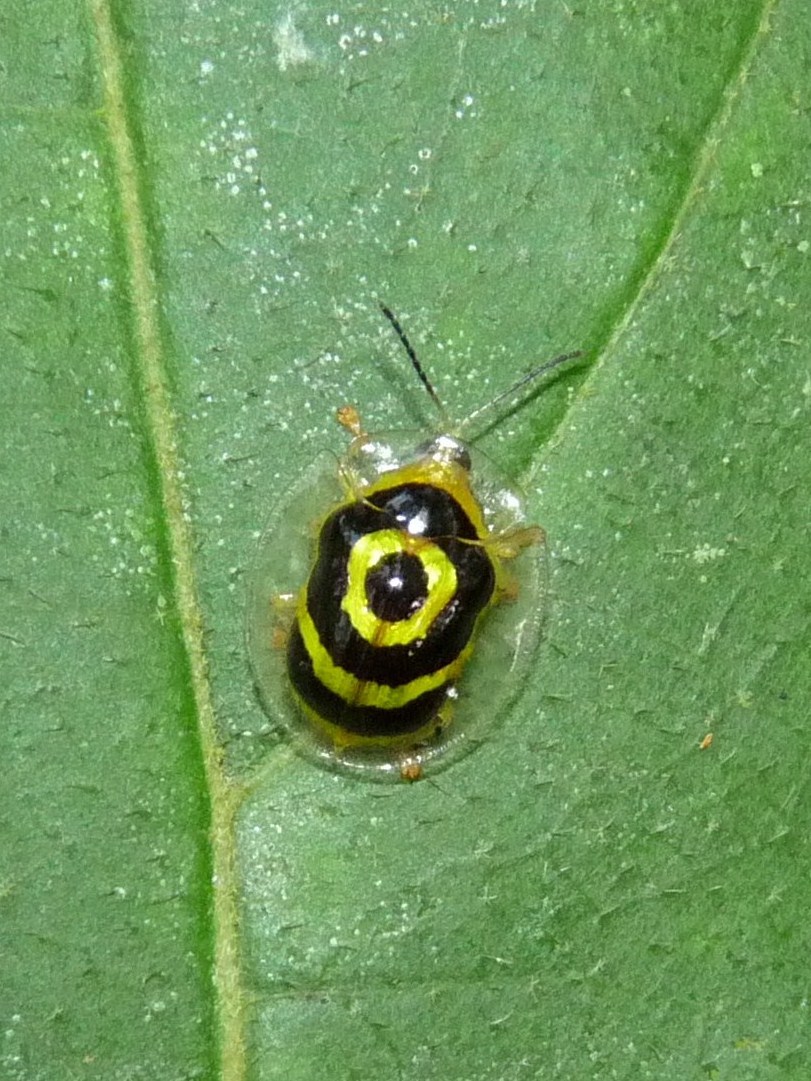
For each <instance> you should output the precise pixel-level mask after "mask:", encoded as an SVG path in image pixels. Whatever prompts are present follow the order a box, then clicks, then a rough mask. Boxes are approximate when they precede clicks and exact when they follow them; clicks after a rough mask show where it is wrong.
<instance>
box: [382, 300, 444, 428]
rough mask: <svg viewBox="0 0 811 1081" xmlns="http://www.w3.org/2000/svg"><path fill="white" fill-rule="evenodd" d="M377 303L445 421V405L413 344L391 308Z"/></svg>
mask: <svg viewBox="0 0 811 1081" xmlns="http://www.w3.org/2000/svg"><path fill="white" fill-rule="evenodd" d="M378 304H379V305H380V310H381V311H382V312H383V314H384V315H385V317H386V318H387V319H388V321H389V322H390V323H391V325H392V326H393V327H394V331H395V333H396V335H397V337H398V338H399V339H400V341H401V342H402V344H403V348H404V349H405V351H406V353H407V354H408V359H409V360H410V361H411V363H412V365H413V367H414V371H415V372H416V373H417V375H418V376H419V380H420V382H421V383H422V385H423V386H424V387H425V389H426V390H427V391H428V394H429V395H430V397H431V401H432V402H433V403H434V405H435V406H436V407H437V409H438V410H439V415H440V417H442V420H443V421H446V420H447V414H446V412H445V406H444V405H443V404H442V402H441V401H440V400H439V395H438V394H437V392H436V391H435V390H434V386H433V383H432V382H431V380H430V379H429V378H428V376H427V375H426V373H425V369H424V368H423V366H422V364H420V362H419V358H418V357H417V354H416V353H415V352H414V346H413V345H412V344H411V342H410V341H409V340H408V337H407V336H406V332H405V331H404V330H403V328H402V327H401V326H400V323H399V322H398V320H397V316H396V315H395V314H394V312H393V311H392V310H391V308H387V307H386V305H385V304H384V303H383V302H382V300H381V301H378Z"/></svg>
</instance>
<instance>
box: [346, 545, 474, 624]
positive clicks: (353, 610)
mask: <svg viewBox="0 0 811 1081" xmlns="http://www.w3.org/2000/svg"><path fill="white" fill-rule="evenodd" d="M400 552H405V553H407V554H408V555H412V556H416V557H417V559H419V561H420V563H421V564H422V567H423V570H424V571H425V575H426V578H427V579H428V595H427V597H426V599H425V603H424V604H423V605H422V606H421V607H420V608H418V609H417V610H416V611H415V612H414V613H413V614H412V615H410V616H409V617H408V619H399V620H396V621H394V622H392V621H390V620H387V619H380V617H379V616H377V615H375V613H374V612H373V611H372V609H371V607H370V606H369V597H368V594H367V591H366V579H367V577H368V575H369V573H370V572H371V571H373V570H374V569H375V567H377V566H378V565H379V564H380V563H382V562H383V560H384V559H386V558H387V557H388V556H391V555H397V554H398V553H400ZM347 573H348V583H347V589H346V593H345V594H344V597H343V600H342V601H341V608H342V609H343V610H344V612H346V614H347V615H348V616H349V619H350V621H351V623H352V626H353V627H354V628H355V630H356V631H357V632H358V634H359V635H360V636H361V638H363V639H364V640H365V641H367V642H368V643H369V645H372V646H407V645H410V644H411V643H412V642H414V641H416V640H417V639H419V638H425V636H426V635H427V634H428V632H429V631H430V629H431V626H432V624H433V623H434V621H435V620H436V618H437V616H438V615H439V613H440V612H441V611H442V609H443V608H444V607H445V605H447V604H448V603H449V602H450V601H451V600H453V597H454V595H455V593H456V585H457V579H456V568H455V567H454V565H453V563H452V562H451V560H450V559H449V558H448V556H447V555H446V553H445V552H443V550H442V549H441V548H440V547H439V546H438V545H436V544H432V543H431V542H430V541H426V540H425V539H424V538H422V537H412V536H410V534H408V533H402V532H400V531H399V530H397V529H378V530H377V531H376V532H374V533H367V534H365V536H363V537H360V539H359V540H357V541H356V542H355V544H354V546H353V548H352V551H351V553H350V555H349V563H348V566H347Z"/></svg>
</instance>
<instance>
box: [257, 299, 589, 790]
mask: <svg viewBox="0 0 811 1081" xmlns="http://www.w3.org/2000/svg"><path fill="white" fill-rule="evenodd" d="M380 307H381V310H382V312H383V314H384V316H385V317H386V318H387V319H388V321H389V322H390V324H391V326H392V328H393V329H394V331H395V333H396V334H397V336H398V338H399V339H400V342H401V343H402V345H403V347H404V349H405V351H406V354H407V356H408V358H409V360H410V362H411V365H412V367H413V369H414V371H415V372H416V374H417V376H418V378H419V380H420V382H421V383H422V385H423V386H424V387H425V389H426V391H427V392H428V394H429V396H430V398H431V400H432V401H433V402H434V405H435V406H436V407H437V409H438V412H439V414H440V417H441V418H442V421H443V429H444V430H443V432H442V433H440V434H438V435H434V436H432V437H431V438H428V439H426V440H424V441H422V442H420V443H418V444H417V445H416V446H413V444H412V445H411V446H409V445H408V444H407V443H406V442H405V441H404V440H403V439H397V438H393V437H376V436H372V435H370V434H369V433H367V432H366V431H365V430H364V427H363V424H362V422H361V419H360V415H359V413H358V410H357V409H356V408H355V407H353V406H344V407H342V408H341V409H339V410H338V420H339V423H341V425H342V426H343V427H344V428H345V429H346V430H347V431H348V432H349V433H350V435H351V436H352V441H351V444H350V446H349V449H348V451H347V452H346V454H345V455H344V456H343V458H342V459H341V461H340V464H339V468H338V480H339V483H340V488H341V490H342V495H341V496H340V497H339V498H338V499H337V500H336V499H335V498H334V497H332V499H331V501H330V505H328V508H327V510H326V512H325V513H323V512H322V514H321V517H320V520H319V521H318V522H317V524H316V530H315V532H316V536H315V543H314V545H313V548H314V551H313V553H312V557H311V559H310V565H309V569H308V570H307V572H306V576H305V575H304V574H303V573H302V560H301V557H300V552H301V551H302V550H303V548H304V547H305V545H304V544H303V541H302V540H297V538H296V537H295V536H291V537H289V539H287V540H284V539H283V538H282V536H281V531H282V528H283V527H284V526H286V527H287V528H288V531H289V528H290V523H291V509H293V508H296V507H299V509H300V507H301V506H303V505H304V504H305V503H307V504H308V505H309V501H308V500H307V499H306V498H305V493H308V492H310V493H311V490H312V478H310V479H307V480H305V481H304V483H303V484H300V485H299V486H298V487H297V488H296V489H295V490H294V492H293V493H291V496H290V497H289V498H288V499H287V500H286V501H284V502H283V504H282V506H281V507H280V508H279V509H278V511H277V514H276V516H275V518H274V521H273V522H272V523H271V526H270V527H269V529H268V530H267V532H266V533H265V535H264V537H263V540H262V542H261V545H260V555H259V559H258V561H257V571H256V573H255V574H254V575H253V577H252V583H251V593H250V600H249V624H248V639H249V650H250V654H251V660H252V664H253V668H254V675H255V681H256V685H257V688H258V690H259V693H260V697H261V698H262V701H263V703H264V704H265V706H266V708H267V709H268V712H269V713H271V715H276V714H277V713H279V714H281V716H282V719H283V720H284V722H285V724H286V727H287V728H288V730H290V731H291V732H293V734H294V736H295V737H296V744H297V745H298V746H299V747H301V748H302V749H303V750H305V752H308V753H313V754H315V756H316V757H317V758H318V759H320V760H321V761H325V762H328V763H332V764H337V765H339V766H343V767H349V768H359V769H365V770H368V769H371V770H372V771H374V772H375V773H376V775H378V776H400V777H401V778H403V779H404V780H408V781H413V780H417V779H419V778H420V777H421V776H422V773H423V766H424V765H425V764H426V763H427V762H429V761H432V760H434V759H438V758H440V757H443V758H446V759H447V758H448V754H447V752H448V751H449V750H450V749H451V748H452V747H457V748H458V747H460V745H465V746H467V747H471V746H473V745H474V744H475V742H476V733H475V729H476V726H475V725H470V724H469V723H465V724H460V723H459V722H458V720H457V714H458V712H459V710H460V705H461V704H462V703H461V699H470V701H469V702H467V701H466V702H464V706H465V707H466V708H465V711H466V712H467V713H468V714H469V715H471V716H472V715H474V714H475V712H476V709H477V708H478V709H479V710H481V711H483V712H484V714H485V716H486V717H487V718H489V717H490V715H492V714H494V713H497V712H498V711H499V709H500V708H501V707H502V706H503V705H504V704H505V702H506V701H509V699H510V698H511V697H512V696H514V694H515V692H516V690H517V689H518V687H519V686H520V676H521V672H522V667H523V666H525V663H526V659H527V657H528V656H529V655H530V654H531V651H532V649H533V648H534V644H535V642H536V641H537V636H538V629H539V626H540V622H541V615H542V609H543V604H542V597H541V592H542V575H541V573H540V562H541V561H540V559H535V560H533V561H529V562H527V563H526V565H524V561H523V560H522V559H521V556H522V553H525V552H528V551H531V550H536V551H537V552H538V553H542V552H543V547H544V540H545V534H544V531H543V530H542V529H541V528H540V526H537V525H532V524H528V523H527V522H526V520H525V517H524V512H523V508H522V505H521V500H520V499H519V497H518V496H517V495H516V493H515V492H514V491H513V489H512V488H511V486H509V485H507V484H505V483H504V482H503V480H502V479H501V478H500V477H496V476H495V475H494V471H493V469H492V467H491V466H489V465H487V464H486V463H485V462H484V460H483V459H481V458H480V457H479V456H478V454H477V452H475V451H474V449H473V448H472V446H471V445H470V444H469V443H468V442H465V441H464V440H463V439H462V438H461V436H460V435H459V434H458V432H459V431H460V428H457V430H456V433H453V430H452V427H451V426H450V425H449V424H448V422H447V418H446V415H445V411H444V408H443V406H442V403H441V401H440V399H439V396H438V395H437V392H436V390H435V389H434V387H433V384H432V383H431V381H430V380H429V378H428V376H427V374H426V372H425V370H424V368H423V366H422V364H421V363H420V361H419V359H418V357H417V355H416V352H415V350H414V348H413V347H412V345H411V343H410V341H409V339H408V337H407V335H406V333H405V332H404V330H403V328H402V327H401V325H400V323H399V321H398V320H397V318H396V317H395V315H394V314H393V313H392V311H391V310H390V309H389V308H388V307H386V306H385V305H384V304H381V305H380ZM580 355H581V354H580V353H579V352H574V353H565V354H562V355H560V356H558V357H555V358H554V359H553V360H550V361H547V362H546V363H544V364H542V365H540V366H539V367H537V368H535V369H534V370H533V371H531V372H530V373H529V374H528V375H526V376H525V377H524V378H522V379H521V380H519V381H518V383H516V384H515V385H514V386H512V387H510V388H509V390H507V391H505V392H504V393H503V394H499V395H498V396H497V397H496V398H494V399H493V400H492V401H490V402H488V403H487V404H486V405H485V406H483V407H482V408H480V409H478V410H476V411H475V412H474V413H473V414H471V415H470V416H469V417H468V418H467V421H466V422H465V425H463V426H461V427H466V426H468V425H469V424H470V422H471V421H474V420H477V419H478V418H480V417H481V415H482V414H484V413H485V412H489V411H490V410H491V409H492V408H493V407H494V406H496V405H498V404H499V403H502V402H503V401H505V400H506V399H507V398H511V397H513V396H514V395H515V394H516V393H517V392H518V391H519V390H521V389H522V388H523V387H525V386H526V385H528V384H530V383H532V382H534V381H535V380H536V379H538V378H539V377H541V376H543V375H545V374H547V373H548V372H550V371H552V370H553V369H554V368H557V367H558V366H559V365H561V364H563V363H565V362H566V361H568V360H571V359H573V358H575V357H578V356H580ZM288 551H289V552H290V553H291V556H290V557H289V561H288V562H286V560H287V559H288V557H287V556H286V555H285V553H286V552H288ZM294 552H295V553H296V554H295V555H293V554H292V553H294ZM295 577H299V578H301V579H303V584H301V586H300V587H299V589H298V591H297V593H286V592H285V591H284V585H285V584H286V583H285V578H288V581H289V580H292V579H293V578H295ZM280 586H281V587H282V588H279V587H280ZM288 588H289V584H288ZM494 611H498V612H499V613H502V612H503V616H502V618H501V619H500V620H495V619H494V617H493V613H494ZM491 623H499V626H497V627H495V628H494V629H493V631H494V633H493V635H492V636H491V634H490V631H491V628H490V626H489V625H490V624H491ZM485 631H486V632H487V633H486V634H485V633H483V632H485ZM488 641H490V643H491V645H490V648H489V650H488V649H486V648H484V645H483V644H484V643H486V642H488ZM494 641H495V642H496V645H495V647H494V646H493V644H492V643H493V642H494ZM479 653H482V654H483V656H484V657H485V658H486V657H487V655H488V653H489V661H485V660H483V661H482V665H481V667H482V674H483V675H485V673H486V667H487V665H488V664H489V666H490V667H491V669H492V668H493V666H494V665H495V666H496V667H497V669H498V671H495V670H491V671H490V675H489V676H486V675H485V678H480V679H479V681H478V683H477V684H476V686H475V687H474V686H472V685H471V687H470V689H468V678H467V674H466V668H467V667H468V663H469V662H470V661H471V658H472V657H473V656H474V654H477V655H478V654H479ZM281 656H283V658H284V660H283V663H282V664H279V658H280V657H281ZM478 663H479V662H478V656H477V657H476V660H475V661H474V663H473V667H477V666H478ZM463 676H464V679H463ZM468 692H469V693H468ZM468 707H469V708H468Z"/></svg>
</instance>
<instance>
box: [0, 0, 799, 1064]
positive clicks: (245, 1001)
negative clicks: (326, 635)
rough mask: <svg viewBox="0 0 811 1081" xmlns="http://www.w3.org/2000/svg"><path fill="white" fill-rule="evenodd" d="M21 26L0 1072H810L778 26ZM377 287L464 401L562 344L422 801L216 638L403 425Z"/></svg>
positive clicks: (10, 247) (451, 13)
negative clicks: (512, 597)
mask: <svg viewBox="0 0 811 1081" xmlns="http://www.w3.org/2000/svg"><path fill="white" fill-rule="evenodd" d="M35 15H36V17H34V9H33V8H32V7H31V6H28V7H25V8H23V7H20V9H19V11H14V12H12V10H11V8H9V10H8V11H7V12H6V13H5V14H4V15H3V16H2V19H0V24H2V35H0V80H2V83H1V85H2V88H3V94H2V101H1V102H0V140H1V142H0V148H1V149H2V162H3V167H2V171H1V173H0V221H2V229H3V244H2V249H0V251H1V254H2V264H1V265H2V298H0V333H1V334H2V354H0V355H1V356H2V368H3V374H4V379H3V386H4V393H3V395H2V402H1V403H0V432H1V433H2V440H3V455H2V461H1V462H0V484H2V504H0V505H1V506H2V516H1V517H0V530H1V531H2V539H3V568H2V571H0V591H1V595H2V598H3V605H2V610H0V613H1V614H0V657H1V658H2V673H3V678H2V685H1V686H2V689H1V690H0V713H1V717H2V719H1V720H0V760H1V761H2V763H3V783H2V785H0V838H2V840H0V1018H1V1019H2V1030H3V1044H2V1049H0V1076H3V1077H4V1078H5V1077H9V1078H12V1079H14V1081H29V1079H34V1078H37V1079H39V1078H49V1079H52V1078H53V1079H59V1078H71V1079H72V1078H77V1077H81V1078H87V1079H96V1078H99V1079H101V1078H104V1079H111V1078H127V1079H130V1078H133V1079H134V1078H137V1079H139V1081H140V1079H152V1078H155V1079H161V1081H166V1079H171V1078H193V1077H206V1078H208V1077H211V1078H214V1077H218V1076H221V1077H223V1078H225V1079H227V1081H253V1079H262V1081H265V1079H275V1078H284V1079H285V1081H299V1079H300V1081H319V1079H321V1078H330V1079H335V1078H347V1079H355V1078H357V1079H360V1078H364V1079H365V1078H397V1079H420V1081H430V1079H434V1078H436V1079H442V1081H453V1079H460V1081H461V1079H465V1081H497V1079H498V1081H502V1079H506V1081H509V1079H513V1078H515V1079H523V1078H540V1079H544V1081H546V1079H554V1078H562V1079H575V1081H581V1079H585V1078H590V1079H591V1078H594V1079H609V1078H611V1079H616V1078H619V1079H629V1081H630V1079H637V1078H656V1079H665V1081H671V1079H672V1081H684V1079H686V1078H695V1079H718V1081H733V1079H734V1081H749V1079H751V1081H755V1079H757V1081H763V1079H765V1081H778V1079H779V1081H783V1079H795V1078H796V1079H803V1081H804V1079H806V1078H807V1077H808V1076H809V1075H811V1051H809V1047H811V1041H809V1031H808V996H809V987H808V984H809V977H808V956H809V948H811V942H809V930H808V927H809V925H808V919H807V897H808V891H809V886H810V885H811V883H810V882H809V866H810V864H809V837H811V821H809V818H810V817H811V816H810V815H809V785H808V772H809V765H808V763H809V735H808V723H807V702H808V700H809V692H810V691H811V687H810V686H809V684H810V683H811V678H810V677H809V671H810V669H809V662H808V645H809V617H810V614H811V605H810V604H809V600H810V599H811V589H810V588H809V584H808V581H809V575H808V557H807V537H808V521H809V513H808V502H809V500H808V490H807V489H808V485H807V473H808V467H809V461H811V457H810V455H811V439H810V438H809V407H810V406H811V371H810V369H809V361H808V355H809V353H808V350H809V342H810V341H811V314H810V312H811V305H809V301H808V298H809V295H811V269H809V258H811V234H810V233H809V225H808V205H809V200H810V199H811V169H809V160H811V159H809V145H811V122H810V121H809V108H811V100H810V98H809V96H810V95H811V89H810V87H811V84H809V80H808V70H809V61H810V60H811V22H809V19H808V11H807V5H806V4H804V3H803V2H802V0H785V2H783V3H776V2H774V3H754V2H749V0H740V2H739V3H737V4H734V5H720V4H719V5H706V4H703V3H698V2H688V0H682V2H680V3H677V4H671V5H664V4H661V3H659V2H656V0H647V2H639V3H626V4H621V3H616V4H615V3H608V2H606V0H602V2H599V3H593V4H588V5H582V6H581V7H570V6H567V5H565V4H562V3H557V2H555V3H553V2H551V0H548V2H539V3H536V4H531V3H522V2H520V0H515V2H509V0H507V2H504V3H500V2H496V0H483V2H480V3H475V2H470V3H464V2H456V3H449V4H446V5H438V4H431V3H426V2H421V3H420V2H417V3H412V4H410V5H406V6H400V7H396V6H389V5H385V6H384V5H373V4H355V5H351V6H348V7H341V6H337V7H335V6H328V5H323V4H320V3H318V2H314V3H311V4H309V5H296V6H293V7H281V6H277V5H273V4H270V5H269V4H259V3H256V2H255V0H246V3H244V4H242V5H233V4H231V3H230V2H223V3H202V4H179V3H164V4H157V3H148V2H144V3H130V4H121V5H115V6H113V7H112V8H111V7H109V6H108V5H107V4H105V3H102V2H101V0H88V3H86V4H79V3H71V2H68V0H43V2H42V3H39V4H37V5H36V13H35ZM378 297H381V298H383V299H385V301H386V302H387V303H388V304H390V305H391V306H392V307H393V308H394V309H395V310H396V311H397V312H398V314H399V315H400V317H401V319H402V321H403V323H404V325H405V326H406V327H407V329H408V331H409V333H410V334H411V336H412V337H413V340H414V342H415V344H416V345H417V347H418V350H419V352H420V355H421V357H422V359H423V361H424V362H425V363H426V365H427V366H428V367H429V369H430V371H431V373H432V376H433V378H434V380H435V382H436V383H437V384H438V386H439V387H440V388H441V392H442V395H443V398H444V400H445V401H446V402H447V404H448V408H449V411H450V412H451V413H452V414H453V415H454V416H457V417H464V416H465V415H466V414H467V413H468V412H470V411H472V410H473V409H474V408H476V406H478V405H480V404H481V403H482V402H483V401H486V400H487V399H488V398H489V397H491V396H492V395H493V394H495V393H496V392H497V391H498V390H499V389H501V388H503V387H504V386H507V385H509V384H510V382H511V381H512V380H514V379H516V378H518V377H519V376H520V375H521V374H523V373H524V372H526V371H527V370H529V368H530V367H532V366H533V365H534V364H536V363H538V362H539V361H541V360H543V359H544V358H545V357H548V356H552V355H554V354H555V353H557V352H560V351H562V350H565V349H570V348H577V347H580V348H583V349H584V350H585V351H586V357H585V359H584V360H583V361H581V362H580V363H579V364H578V365H576V366H575V367H573V368H571V369H569V370H568V371H566V372H565V373H563V374H561V375H559V376H558V377H557V378H555V379H554V380H553V381H552V382H551V384H550V385H549V387H548V389H546V390H545V391H544V393H542V394H540V393H539V394H533V395H531V396H530V399H529V400H528V401H526V402H525V403H524V405H523V406H522V407H521V408H520V409H517V410H513V411H511V412H510V413H509V415H508V416H505V417H504V418H502V422H501V423H500V424H497V425H495V426H494V427H492V428H491V430H490V431H489V432H488V433H486V435H485V436H484V438H483V439H482V447H483V449H484V450H485V451H487V453H488V454H490V456H491V457H493V458H495V459H497V460H498V461H499V462H500V464H501V465H502V466H503V467H504V468H506V469H508V470H510V471H512V472H513V473H514V474H516V475H520V476H521V478H522V480H523V484H524V487H525V489H526V490H527V492H528V496H529V500H530V506H531V510H532V516H533V518H534V519H535V520H537V521H539V522H541V523H542V524H543V525H544V527H545V528H546V529H547V531H548V533H549V537H550V550H551V560H550V562H551V571H552V573H551V593H552V607H551V611H550V614H549V616H548V630H547V637H546V640H545V642H544V644H543V647H542V649H541V650H540V652H539V654H538V657H537V661H536V663H535V665H534V666H533V670H532V674H531V677H530V679H529V680H528V682H527V686H526V687H525V688H524V690H523V694H522V696H521V698H520V699H519V701H518V704H517V707H516V709H515V710H514V711H513V712H512V714H511V715H510V716H509V718H507V719H506V720H505V722H504V723H503V724H502V725H500V726H499V727H496V728H494V729H491V730H490V731H489V733H488V734H487V738H486V739H485V741H484V743H483V745H482V746H481V747H479V748H478V749H477V750H476V751H475V752H474V753H472V754H471V755H469V756H468V757H466V758H464V759H463V760H461V761H459V762H457V763H454V764H453V765H451V766H450V768H448V769H447V770H445V771H443V772H440V773H438V774H436V776H435V777H433V778H431V777H429V778H428V779H427V780H425V781H423V782H422V783H419V784H416V785H411V786H407V785H388V786H386V785H375V784H371V783H366V782H365V781H363V780H359V779H357V778H353V777H345V776H341V775H337V774H333V773H331V772H329V771H327V770H322V769H319V768H317V767H315V766H313V765H312V764H311V763H310V762H308V761H306V760H304V759H302V758H300V757H298V756H297V755H295V754H293V753H292V752H291V750H290V747H289V745H288V744H287V742H286V740H285V738H284V734H283V727H282V725H281V724H280V719H279V718H276V717H266V716H265V714H264V713H263V712H262V710H261V708H260V706H259V704H258V702H257V699H256V696H255V694H254V691H253V688H252V683H251V677H250V673H249V670H248V665H247V660H246V656H245V647H244V636H243V628H244V606H245V599H244V595H245V584H244V579H245V575H246V572H247V569H248V568H249V567H250V565H251V562H252V560H253V559H254V554H255V548H256V544H257V538H258V537H259V534H260V532H261V529H262V525H263V522H264V521H265V519H266V518H267V517H268V515H269V513H270V512H271V510H272V508H273V506H274V503H275V501H277V500H278V499H280V498H281V497H282V494H283V493H284V491H285V490H286V489H287V488H288V487H289V486H290V485H291V484H293V483H294V482H295V479H296V477H297V476H298V475H299V473H300V472H301V470H302V469H303V468H304V467H305V466H306V465H307V464H308V463H309V462H310V461H311V460H312V459H313V457H314V456H315V455H316V454H317V453H318V452H319V451H321V450H323V449H325V448H327V449H331V450H332V451H334V452H335V453H340V451H341V448H342V446H344V445H345V439H343V437H342V434H341V433H340V432H339V431H338V430H337V429H336V426H335V425H334V421H333V413H334V410H335V407H336V406H338V405H341V404H344V403H345V402H347V401H349V402H353V403H355V404H357V405H358V406H359V407H361V409H362V412H363V417H364V420H365V422H366V424H367V426H368V427H369V428H370V429H372V430H375V429H387V428H397V427H415V426H422V427H423V428H427V427H429V426H430V424H431V422H432V417H431V415H430V403H429V402H428V401H427V399H423V397H421V394H422V392H421V390H420V388H419V386H418V385H412V382H411V377H410V374H409V372H408V370H407V369H406V367H405V365H404V364H403V363H402V357H401V356H400V355H399V353H398V351H397V343H396V342H395V341H393V340H392V335H391V332H390V329H389V328H387V327H386V326H385V325H383V320H382V319H381V318H380V314H379V311H378V309H377V298H378ZM314 511H315V513H317V511H318V508H314ZM280 543H296V539H295V538H293V539H292V541H291V540H289V539H280ZM301 543H302V544H304V543H306V538H301ZM494 678H501V676H500V674H494ZM710 733H711V734H712V736H713V740H712V743H711V745H705V746H704V747H703V749H701V744H702V741H704V743H705V744H706V743H707V741H706V740H705V737H706V736H707V735H708V734H710Z"/></svg>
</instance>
